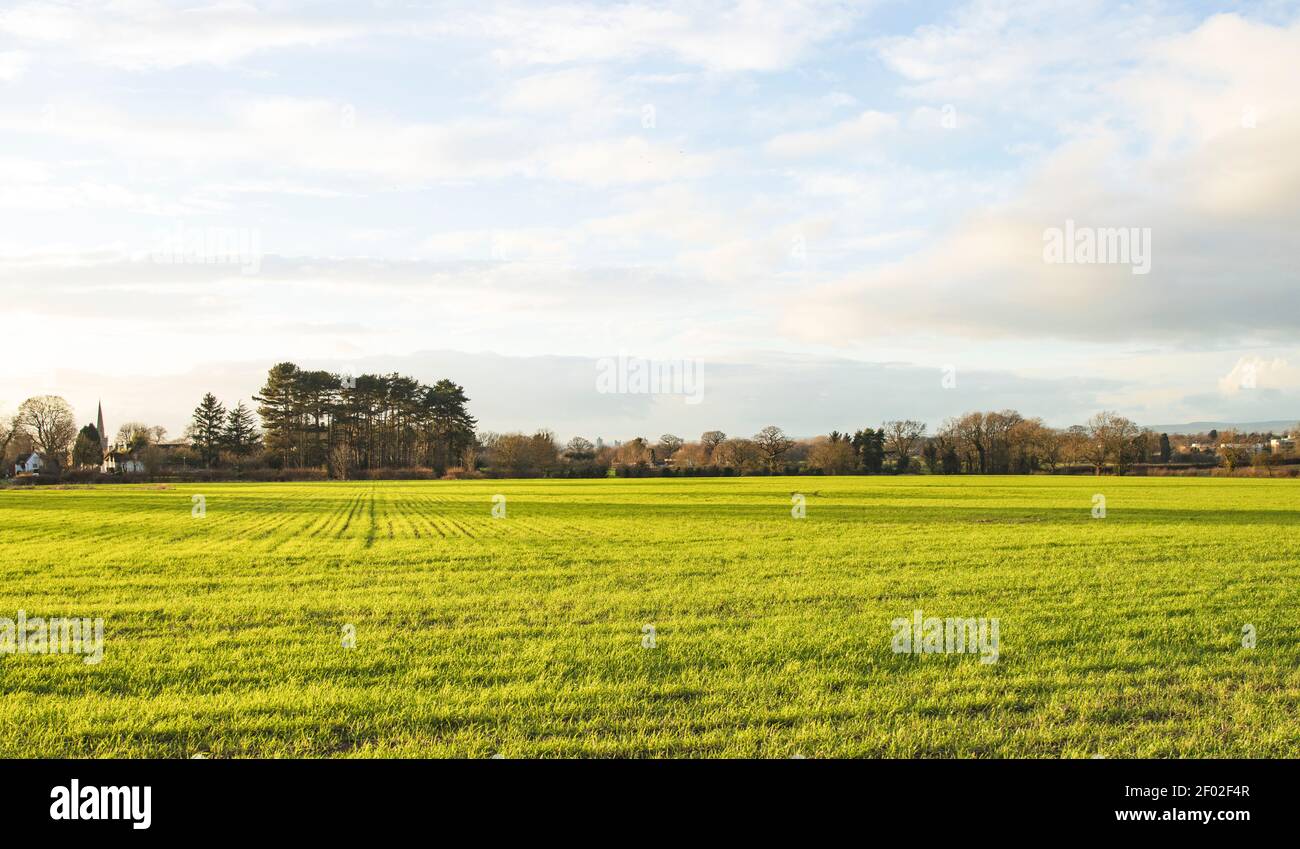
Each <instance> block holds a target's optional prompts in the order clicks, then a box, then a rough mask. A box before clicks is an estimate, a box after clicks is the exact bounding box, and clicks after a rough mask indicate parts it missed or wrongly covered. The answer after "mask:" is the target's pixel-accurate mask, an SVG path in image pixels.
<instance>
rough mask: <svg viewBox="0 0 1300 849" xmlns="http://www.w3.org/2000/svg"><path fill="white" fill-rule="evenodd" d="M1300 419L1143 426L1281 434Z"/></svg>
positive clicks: (1161, 430)
mask: <svg viewBox="0 0 1300 849" xmlns="http://www.w3.org/2000/svg"><path fill="white" fill-rule="evenodd" d="M1297 422H1300V418H1294V419H1279V420H1277V421H1271V422H1185V423H1183V424H1153V425H1143V427H1146V428H1150V429H1151V430H1154V431H1155V432H1156V433H1207V432H1209V431H1211V430H1239V431H1242V432H1243V433H1265V432H1267V431H1270V430H1271V431H1273V432H1275V433H1281V432H1285V431H1289V430H1290V429H1291V428H1293V427H1295V426H1296V423H1297Z"/></svg>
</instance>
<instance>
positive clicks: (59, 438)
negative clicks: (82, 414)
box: [14, 395, 77, 465]
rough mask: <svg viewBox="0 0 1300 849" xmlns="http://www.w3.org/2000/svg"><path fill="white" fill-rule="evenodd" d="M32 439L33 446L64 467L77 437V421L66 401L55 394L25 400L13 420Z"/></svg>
mask: <svg viewBox="0 0 1300 849" xmlns="http://www.w3.org/2000/svg"><path fill="white" fill-rule="evenodd" d="M14 421H15V424H16V426H17V427H20V428H22V430H23V431H25V432H26V433H27V434H28V435H29V436H30V437H31V440H32V446H33V447H34V448H35V449H36V450H37V451H40V452H41V453H42V454H45V455H46V456H47V457H49V458H50V460H51V461H53V462H54V463H55V464H56V465H63V463H64V462H65V461H66V460H67V456H68V451H69V450H70V449H71V448H72V440H74V439H76V438H77V422H76V419H74V418H73V417H72V408H71V407H70V406H68V402H67V401H65V400H63V399H62V398H60V397H59V396H57V395H39V396H37V397H35V398H28V399H27V400H26V401H24V402H23V403H22V406H20V407H19V408H18V415H17V416H16V417H15V419H14Z"/></svg>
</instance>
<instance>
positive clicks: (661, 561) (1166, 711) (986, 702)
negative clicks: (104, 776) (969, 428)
mask: <svg viewBox="0 0 1300 849" xmlns="http://www.w3.org/2000/svg"><path fill="white" fill-rule="evenodd" d="M795 492H799V493H802V494H803V495H805V496H806V504H807V515H806V518H804V519H794V518H792V516H791V494H792V493H795ZM498 493H500V494H504V495H505V496H506V516H505V517H504V518H493V517H492V516H491V512H490V511H491V508H492V498H493V496H494V495H496V494H498ZM1094 493H1101V494H1103V495H1105V497H1106V507H1107V515H1106V517H1105V518H1104V519H1094V518H1093V517H1092V515H1091V510H1092V506H1093V495H1094ZM195 494H202V495H203V496H204V497H205V499H206V510H207V514H206V517H204V518H194V517H192V515H191V506H192V504H191V496H193V495H195ZM0 578H2V580H0V617H9V618H14V617H15V616H16V611H17V610H19V609H22V610H25V611H26V614H27V616H29V617H32V616H42V617H48V616H82V617H103V618H104V621H105V650H104V657H103V660H102V662H101V663H99V664H97V665H90V664H86V663H84V662H83V659H82V658H80V657H74V656H68V655H32V654H6V655H0V715H3V717H4V721H3V722H2V723H0V757H36V756H53V757H65V756H93V757H101V756H156V757H191V756H194V755H198V754H204V755H207V756H209V757H243V756H292V757H298V756H302V757H333V756H354V757H356V756H361V757H374V756H402V757H422V756H430V757H444V756H450V757H475V758H482V757H489V756H492V755H494V754H501V755H503V756H505V757H535V756H543V757H683V756H692V757H693V756H744V757H778V758H784V757H791V756H794V755H796V754H802V755H804V756H806V757H833V756H866V757H894V756H910V757H1003V756H1022V757H1025V756H1027V757H1051V758H1056V757H1093V756H1104V757H1110V758H1121V757H1135V756H1208V757H1220V756H1247V757H1279V756H1289V757H1296V756H1300V718H1298V717H1300V487H1298V485H1297V482H1295V481H1282V480H1277V481H1274V480H1244V479H1209V478H1199V479H1173V478H1065V477H1005V478H978V477H904V478H885V477H841V478H810V477H803V478H743V479H725V480H724V479H709V480H671V479H670V480H661V479H649V480H593V481H475V482H409V483H408V482H384V483H370V482H365V483H319V484H225V485H221V484H210V485H202V486H174V487H150V486H102V487H97V488H84V489H62V490H53V489H40V490H31V489H11V490H4V491H0ZM918 608H919V609H922V610H924V611H925V615H926V616H931V615H934V616H940V617H948V616H960V617H990V618H991V617H997V618H998V619H999V621H1000V648H999V656H998V660H997V662H996V663H988V664H985V663H981V662H980V658H979V656H978V655H972V654H923V655H913V654H895V653H894V652H893V650H892V648H891V637H892V631H891V621H892V620H894V619H895V618H898V617H911V616H912V612H913V610H915V609H918ZM1247 624H1249V625H1253V626H1254V628H1255V631H1256V635H1257V637H1256V640H1257V643H1256V646H1255V647H1254V648H1245V647H1243V645H1242V642H1243V627H1244V626H1245V625H1247ZM347 625H351V626H353V627H354V628H355V635H356V636H355V639H356V645H355V647H354V648H345V647H344V646H343V645H342V642H343V639H342V634H343V629H344V626H347ZM646 625H653V626H654V629H655V635H654V636H655V646H654V647H653V648H645V647H643V638H644V637H645V635H644V634H643V628H644V626H646Z"/></svg>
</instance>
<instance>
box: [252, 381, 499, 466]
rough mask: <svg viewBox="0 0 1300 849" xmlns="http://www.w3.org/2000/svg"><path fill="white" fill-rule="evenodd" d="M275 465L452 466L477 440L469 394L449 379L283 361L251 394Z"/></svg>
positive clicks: (269, 453)
mask: <svg viewBox="0 0 1300 849" xmlns="http://www.w3.org/2000/svg"><path fill="white" fill-rule="evenodd" d="M254 400H256V401H257V402H258V403H259V406H258V408H257V413H258V416H260V418H261V420H262V427H263V429H264V440H265V443H266V448H267V452H268V455H269V457H270V459H271V461H272V464H273V465H274V464H277V463H278V464H279V465H281V466H283V467H296V468H310V467H322V466H324V467H328V468H329V470H330V473H331V474H332V475H333V476H335V477H347V475H348V474H349V473H350V472H351V471H354V470H358V469H366V470H374V469H399V468H411V467H427V468H431V469H435V470H439V471H443V470H446V469H448V468H450V467H452V466H455V465H456V464H457V463H459V462H460V461H461V460H462V459H463V456H462V455H463V454H464V453H465V451H466V450H467V449H469V448H471V447H472V446H473V445H474V441H475V436H474V429H475V427H476V425H477V422H476V421H475V419H474V417H473V416H471V415H470V414H469V410H468V404H469V399H468V398H466V397H465V391H464V389H463V388H462V387H460V386H459V385H457V384H456V383H453V382H452V381H450V380H439V381H438V382H437V383H435V384H434V385H432V386H426V385H425V384H423V383H421V382H420V381H419V380H416V379H415V378H412V377H405V376H403V375H400V374H396V373H393V374H386V375H378V374H362V375H357V376H355V377H354V376H351V375H339V374H333V373H331V372H328V371H307V370H304V369H300V368H299V367H298V366H296V365H294V364H293V363H289V362H285V363H279V364H278V365H275V366H273V367H272V368H271V370H270V372H269V373H268V374H267V378H266V384H265V385H264V386H263V387H262V389H261V391H260V392H259V393H258V394H257V395H256V396H254Z"/></svg>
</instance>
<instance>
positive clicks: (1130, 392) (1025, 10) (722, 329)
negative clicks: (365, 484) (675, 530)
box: [0, 0, 1300, 439]
mask: <svg viewBox="0 0 1300 849" xmlns="http://www.w3.org/2000/svg"><path fill="white" fill-rule="evenodd" d="M1298 21H1300V9H1298V8H1297V5H1296V4H1293V3H1285V4H1283V3H1279V4H1226V5H1220V6H1217V7H1211V6H1209V5H1206V4H1178V3H1150V4H1145V3H1125V4H1108V3H1088V2H1083V3H1068V4H1066V3H1035V2H1017V3H994V2H976V3H952V4H911V3H875V4H872V3H854V4H842V3H821V2H811V1H810V0H809V1H807V2H770V3H763V4H758V3H708V2H692V3H644V4H642V3H619V4H598V3H590V4H588V3H569V4H553V5H548V6H543V5H541V4H537V3H495V2H491V0H483V2H475V3H465V4H456V3H439V4H410V3H402V2H375V3H372V4H369V5H366V4H356V3H347V4H333V5H322V4H297V3H265V4H253V3H217V4H198V5H191V4H164V3H137V2H118V3H60V4H46V3H17V4H12V3H9V4H5V5H4V6H3V7H0V100H2V102H3V104H4V108H3V110H0V140H3V143H2V144H0V220H3V225H4V226H3V227H2V228H0V291H3V294H4V296H5V302H6V307H7V309H6V330H5V333H4V334H3V336H2V337H0V354H2V355H3V357H4V359H5V362H6V368H5V369H4V370H3V373H0V410H4V409H12V408H13V407H14V406H16V405H17V404H18V403H19V402H21V400H22V398H23V397H26V396H27V395H30V394H35V393H37V392H57V393H59V394H63V395H65V396H66V397H68V399H69V400H70V401H72V402H73V403H74V405H75V406H76V407H77V410H78V415H79V416H80V417H81V418H84V419H88V418H89V417H91V416H92V415H93V408H94V403H95V401H96V399H97V398H99V397H101V396H102V397H103V398H104V399H105V404H106V409H108V410H110V411H111V412H110V417H116V418H118V419H119V420H121V419H126V418H130V419H142V420H146V421H149V422H156V423H160V424H164V425H166V426H167V427H169V428H170V429H172V430H173V432H174V433H178V432H179V430H180V428H181V426H182V424H183V422H184V420H185V418H186V417H187V413H188V410H189V409H190V408H192V407H193V406H194V403H195V402H196V401H197V398H198V396H199V395H200V394H202V392H204V391H206V390H208V389H212V390H214V391H218V392H219V393H221V394H223V395H225V396H226V397H227V399H228V400H235V399H237V398H241V397H242V398H247V397H248V396H249V395H251V394H252V393H253V392H254V391H255V390H256V388H257V387H258V386H259V385H260V379H261V377H262V375H263V374H264V372H265V369H266V367H267V366H268V365H269V364H270V363H272V362H275V361H278V360H282V359H294V360H296V361H299V362H300V363H302V364H305V365H317V366H321V367H331V368H339V369H367V370H368V369H372V368H375V369H378V368H385V369H389V368H392V369H400V370H406V371H410V372H412V373H416V374H417V375H418V376H420V377H422V378H425V379H427V380H430V381H432V380H434V379H437V378H439V377H443V376H449V377H452V378H453V379H458V380H460V381H461V382H464V383H465V384H466V387H467V391H468V392H469V394H470V396H471V397H472V398H474V399H475V400H476V401H477V402H478V407H477V408H478V409H479V410H480V417H481V418H482V419H483V425H484V426H485V427H488V428H491V429H496V430H505V429H514V428H532V427H539V426H549V427H553V428H555V429H556V430H558V431H560V432H561V434H562V435H571V434H573V433H584V434H586V435H588V436H595V435H603V436H605V437H606V438H607V439H608V438H626V437H630V436H633V435H637V434H647V435H656V434H658V433H660V432H663V431H665V430H677V431H681V432H683V435H686V436H694V435H695V431H696V430H698V429H703V428H705V427H718V428H721V429H724V430H728V431H729V432H735V433H745V432H752V431H753V430H756V429H757V428H758V427H760V426H762V425H764V424H768V423H776V424H780V425H783V426H785V427H786V428H787V429H788V430H790V431H791V432H793V433H796V434H798V435H812V434H814V433H819V432H825V431H827V430H830V429H832V428H838V429H844V428H855V427H861V426H864V425H867V424H872V423H878V422H879V421H881V420H883V419H887V418H897V417H906V416H911V417H917V418H923V419H925V420H927V421H930V422H932V423H937V422H938V421H939V420H941V419H942V418H943V417H945V416H948V415H956V414H959V413H961V412H964V411H965V410H967V409H973V408H975V407H977V406H978V407H982V408H1001V407H1006V406H1015V407H1018V408H1019V409H1020V410H1021V412H1023V413H1025V414H1028V415H1039V416H1042V417H1043V418H1045V419H1046V420H1047V421H1048V422H1050V423H1053V424H1059V425H1065V424H1070V423H1072V422H1075V421H1079V420H1082V419H1083V418H1086V416H1087V415H1089V414H1090V413H1091V412H1094V411H1095V410H1097V409H1101V408H1110V409H1117V410H1119V411H1121V412H1123V413H1125V414H1127V415H1129V416H1130V417H1132V418H1134V419H1136V420H1137V421H1139V422H1144V421H1145V422H1175V421H1183V420H1192V419H1221V420H1222V419H1229V420H1240V421H1247V420H1260V419H1279V418H1292V417H1296V416H1297V415H1300V350H1298V349H1297V345H1296V342H1295V339H1296V338H1297V335H1296V329H1297V327H1296V325H1297V323H1300V310H1297V307H1298V306H1300V296H1298V295H1297V287H1296V282H1297V272H1296V268H1297V266H1298V264H1297V262H1296V259H1297V257H1296V249H1295V247H1294V245H1295V244H1296V240H1295V238H1294V233H1295V232H1296V225H1297V224H1298V223H1300V221H1298V219H1300V216H1298V215H1297V212H1298V211H1300V191H1297V189H1300V157H1297V156H1296V155H1295V151H1296V150H1297V149H1300V102H1298V101H1297V96H1296V91H1298V90H1300V85H1297V84H1298V83H1300V79H1297V77H1300V66H1297V63H1296V62H1295V57H1296V56H1297V55H1300V23H1297V22H1298ZM1067 220H1069V221H1072V222H1077V224H1078V225H1079V226H1081V227H1092V228H1116V227H1122V228H1138V229H1139V230H1141V231H1147V232H1149V233H1150V238H1151V258H1152V264H1151V270H1150V273H1148V274H1144V275H1135V274H1132V273H1131V268H1130V267H1128V266H1126V265H1123V264H1091V265H1088V264H1072V265H1057V264H1050V263H1046V262H1044V260H1043V256H1042V245H1043V237H1044V232H1045V230H1047V229H1048V228H1055V227H1063V226H1064V223H1065V222H1066V221H1067ZM212 233H218V234H224V235H225V236H232V237H234V238H235V239H236V241H237V242H238V240H240V239H242V240H243V241H242V244H245V245H248V246H250V249H251V248H252V247H255V248H256V257H255V259H256V261H255V262H252V261H251V260H252V259H253V257H251V256H247V257H246V256H244V255H243V254H240V256H238V257H234V258H233V261H231V260H232V258H231V257H228V256H225V255H224V254H222V255H219V256H217V257H216V259H217V260H220V261H210V262H205V263H201V264H198V263H191V262H184V263H176V262H160V261H159V256H160V255H166V250H167V249H168V248H169V247H170V246H172V245H173V244H175V243H176V242H178V241H181V242H183V241H184V240H185V239H186V238H191V237H194V235H195V234H200V235H201V234H209V235H210V234H212ZM208 258H209V259H212V257H211V256H209V257H208ZM246 272H255V273H246ZM619 352H624V353H626V354H628V355H630V356H639V357H647V358H655V359H659V360H667V361H675V360H685V359H689V360H698V361H700V362H702V363H703V364H704V369H705V371H704V373H705V375H706V377H705V380H706V393H705V396H704V400H703V403H701V404H699V405H696V406H690V405H685V404H684V402H683V399H681V398H674V397H657V398H634V399H628V398H617V397H614V398H612V397H610V396H607V395H601V394H599V393H597V392H595V391H594V375H595V360H596V359H597V358H600V357H603V356H609V355H614V354H617V353H619ZM946 369H952V370H954V371H955V374H956V375H957V378H956V386H952V385H945V384H943V383H942V382H941V375H942V374H944V373H946V372H945V370H946ZM587 371H590V372H591V374H592V379H593V383H592V386H593V389H592V391H587V389H586V380H585V378H584V377H583V375H584V374H586V373H587ZM560 373H562V374H563V375H564V378H563V381H567V382H565V383H564V386H565V388H564V389H563V391H561V389H560V388H559V385H560V382H563V381H560V379H559V378H557V377H556V375H557V374H560ZM548 380H555V381H557V382H556V386H557V388H556V391H555V393H554V395H553V396H548V394H547V393H546V392H538V393H536V395H535V396H533V395H529V400H528V405H527V408H526V409H522V408H521V407H522V405H521V404H520V403H517V402H518V399H519V398H520V397H521V396H520V387H521V386H530V387H539V386H540V387H545V386H546V383H547V381H548ZM811 387H816V388H817V389H816V391H810V388H811ZM858 387H861V388H862V390H863V391H855V389H857V388H858ZM793 399H798V401H797V402H792V400H793Z"/></svg>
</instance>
